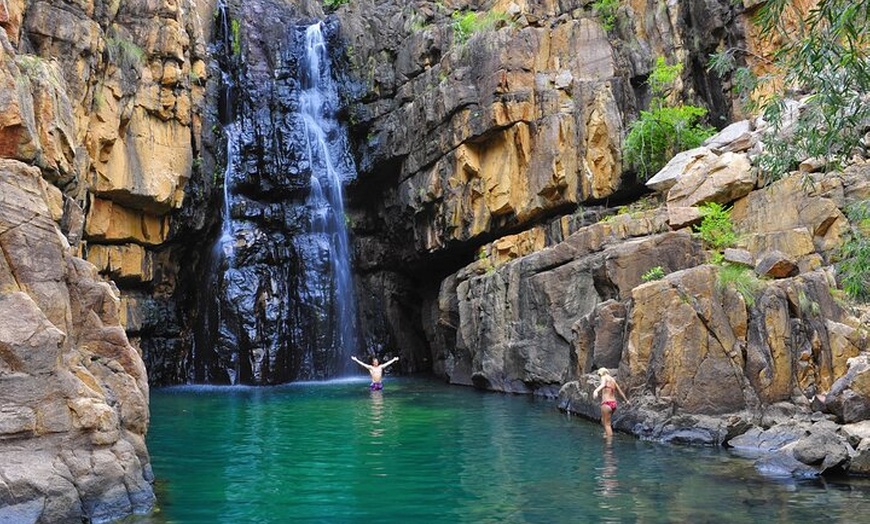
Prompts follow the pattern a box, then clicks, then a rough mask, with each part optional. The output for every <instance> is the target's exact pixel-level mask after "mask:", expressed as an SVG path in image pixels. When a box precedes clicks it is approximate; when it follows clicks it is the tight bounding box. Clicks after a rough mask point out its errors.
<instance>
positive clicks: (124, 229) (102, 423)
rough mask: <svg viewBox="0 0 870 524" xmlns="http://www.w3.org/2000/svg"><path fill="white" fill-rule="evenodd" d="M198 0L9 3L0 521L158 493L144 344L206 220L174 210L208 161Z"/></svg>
mask: <svg viewBox="0 0 870 524" xmlns="http://www.w3.org/2000/svg"><path fill="white" fill-rule="evenodd" d="M197 9H202V10H204V11H205V12H206V13H208V12H209V11H210V8H209V7H208V6H207V5H205V4H203V5H196V4H194V3H193V2H187V1H180V2H176V1H164V2H150V1H141V2H139V1H132V2H124V3H123V5H122V3H121V2H102V1H97V2H93V1H83V2H79V1H69V2H47V1H29V0H3V1H2V2H0V28H2V31H0V86H2V87H0V251H2V256H0V315H2V321H0V399H2V409H0V519H2V520H4V521H8V522H70V521H82V520H86V521H103V520H108V519H113V518H118V517H120V516H124V515H127V514H129V513H132V512H138V513H141V512H147V511H150V509H151V508H152V507H153V504H154V493H153V488H152V482H153V480H154V479H153V475H152V473H151V466H150V459H149V456H148V450H147V449H146V445H145V435H146V433H147V429H148V423H149V412H148V390H149V383H148V377H147V373H146V368H145V366H144V364H143V361H142V356H141V348H142V347H143V346H144V347H146V348H148V347H151V346H152V345H154V344H156V345H158V346H159V345H160V344H161V336H162V335H163V333H161V331H160V330H159V328H158V326H161V325H163V326H165V328H166V329H168V330H169V333H170V334H172V333H173V329H174V330H175V333H177V332H178V331H179V329H177V328H173V324H172V323H166V322H162V319H161V318H159V315H157V317H156V318H149V316H151V317H154V315H155V313H159V312H160V311H161V310H172V306H171V304H167V298H168V297H171V296H172V294H173V293H174V284H175V282H176V278H177V273H178V271H177V260H179V255H178V252H177V251H176V248H177V247H178V238H179V237H180V235H179V232H180V231H184V230H189V229H196V228H197V227H198V226H197V224H196V223H195V220H191V221H190V222H188V223H183V222H180V221H172V220H171V218H170V217H171V215H173V213H178V212H179V210H180V208H181V207H182V204H183V201H184V196H185V195H184V192H185V190H186V189H188V187H187V186H188V184H187V181H188V179H189V178H190V177H191V176H197V174H198V173H199V171H198V161H197V160H196V159H197V158H198V157H199V155H200V153H201V141H200V137H201V135H202V118H201V107H202V103H203V100H204V94H205V88H204V82H205V74H206V71H205V67H206V62H205V58H206V46H205V44H206V36H205V34H204V31H203V27H202V26H201V24H200V21H201V18H200V16H199V12H198V11H197ZM190 216H191V217H192V218H194V219H195V218H199V219H201V220H204V217H205V213H204V212H203V211H199V212H197V213H191V214H190ZM199 227H201V226H199ZM116 283H117V285H116ZM119 287H120V289H122V290H123V292H119ZM174 325H175V326H178V323H175V324H174ZM140 343H141V344H140Z"/></svg>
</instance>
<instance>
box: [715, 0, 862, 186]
mask: <svg viewBox="0 0 870 524" xmlns="http://www.w3.org/2000/svg"><path fill="white" fill-rule="evenodd" d="M868 15H870V0H819V1H818V2H817V3H816V4H815V6H814V7H812V8H810V9H809V11H808V12H806V13H803V12H801V11H800V10H799V8H798V7H796V5H795V2H792V1H790V0H768V1H767V3H765V4H764V5H763V6H762V7H761V8H760V9H759V10H758V12H757V14H756V16H755V18H754V23H755V24H756V26H757V28H758V34H759V35H761V36H762V39H763V40H766V41H767V43H769V44H771V45H774V44H775V45H776V50H775V51H774V52H773V54H772V56H770V57H760V58H761V59H762V60H765V61H768V63H769V64H770V65H771V66H772V67H771V72H770V73H769V74H765V75H762V76H755V75H754V74H752V72H751V71H750V68H749V67H747V66H745V65H741V66H738V62H739V61H740V62H745V59H746V58H748V55H749V53H747V51H746V50H743V49H736V48H732V49H728V50H725V51H723V52H722V53H718V54H715V55H713V56H712V57H711V59H710V62H709V67H710V69H712V70H713V71H715V72H717V73H718V74H720V75H722V76H725V75H728V74H731V75H732V80H733V82H734V85H735V88H736V89H737V90H738V92H739V93H740V95H741V96H742V97H743V99H744V100H745V101H746V102H747V107H746V108H747V110H748V111H750V112H753V113H760V114H761V115H763V117H764V118H765V120H767V121H768V122H769V123H770V128H769V130H768V132H767V135H766V136H765V138H764V143H765V147H766V149H765V151H764V153H763V154H762V155H761V156H760V157H759V159H758V166H759V168H760V169H761V170H763V171H764V172H765V173H766V174H767V175H768V176H769V177H770V178H771V179H776V178H780V177H781V176H783V175H785V174H787V173H788V172H790V171H792V170H794V169H795V168H796V167H797V164H798V163H799V162H800V161H801V160H803V159H806V158H817V159H821V160H823V161H824V162H825V163H827V164H828V165H829V166H830V167H836V166H841V165H842V163H843V161H844V160H846V159H847V158H848V157H849V156H850V155H851V153H852V151H853V149H854V148H855V147H856V146H857V145H859V141H860V140H861V138H862V136H863V135H864V132H865V130H866V128H867V126H868V123H870V95H868V93H870V59H868V51H870V36H868V35H870V32H868V31H867V29H866V28H867V22H868V18H870V16H868ZM777 86H779V88H777ZM800 96H803V100H802V102H803V104H804V105H803V107H802V108H801V109H800V111H799V113H798V115H797V116H796V117H795V115H794V113H793V111H792V108H793V106H789V104H788V103H787V100H788V99H789V98H797V97H800Z"/></svg>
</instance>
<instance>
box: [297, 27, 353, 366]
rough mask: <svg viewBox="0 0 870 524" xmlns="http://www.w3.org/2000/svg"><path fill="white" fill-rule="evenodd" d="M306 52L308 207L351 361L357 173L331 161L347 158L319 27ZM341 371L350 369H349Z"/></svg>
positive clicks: (342, 344)
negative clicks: (350, 192) (352, 211)
mask: <svg viewBox="0 0 870 524" xmlns="http://www.w3.org/2000/svg"><path fill="white" fill-rule="evenodd" d="M305 49H306V53H305V60H304V61H303V64H302V78H301V83H302V92H301V94H300V97H299V98H300V100H299V102H300V103H299V108H300V114H301V115H302V118H303V119H304V121H305V135H306V140H307V147H306V152H307V157H308V161H309V163H310V165H311V193H310V194H309V197H308V199H307V202H306V205H307V206H308V208H309V209H310V210H311V217H312V218H311V232H312V233H313V234H314V235H316V236H319V237H320V239H321V242H322V243H323V252H325V253H327V256H328V261H329V271H330V273H331V274H332V280H333V286H334V289H333V290H332V296H333V297H334V298H333V300H334V306H333V310H334V313H335V315H336V322H335V323H334V325H335V327H336V331H337V332H336V336H335V338H334V343H335V344H336V346H337V347H338V348H341V349H343V351H340V353H342V354H343V355H344V356H347V357H348V358H349V357H350V355H352V354H354V352H355V350H356V348H357V335H356V298H355V296H354V289H353V278H352V274H351V254H350V247H349V245H350V242H349V239H348V232H347V222H346V219H345V214H344V196H343V190H342V184H343V183H344V182H345V181H347V180H349V179H351V178H353V176H354V169H353V165H351V164H350V163H349V162H344V163H340V162H336V161H335V160H334V159H333V155H334V154H335V152H336V151H335V150H336V148H337V149H338V151H337V153H338V154H339V155H340V157H341V158H343V159H344V158H348V155H347V144H346V142H345V140H344V132H343V129H342V128H341V126H340V124H339V122H338V121H337V120H336V118H335V108H336V107H337V105H338V104H337V102H338V89H337V87H336V85H335V82H334V80H333V79H332V72H331V71H330V66H329V55H328V54H327V49H326V42H325V41H324V39H323V32H322V26H321V24H320V23H319V22H318V23H316V24H313V25H311V26H308V28H306V30H305ZM346 361H347V359H345V362H346ZM341 369H342V370H346V366H341Z"/></svg>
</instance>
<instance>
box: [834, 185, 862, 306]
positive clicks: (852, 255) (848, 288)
mask: <svg viewBox="0 0 870 524" xmlns="http://www.w3.org/2000/svg"><path fill="white" fill-rule="evenodd" d="M846 216H848V217H849V220H850V221H851V222H852V230H851V232H850V237H849V239H848V240H846V242H845V243H844V244H843V246H842V247H841V248H840V250H839V252H838V253H837V256H838V258H839V262H838V263H837V269H838V270H839V271H838V277H839V280H840V285H841V286H842V287H843V291H845V292H846V294H847V295H849V296H850V297H852V298H853V299H855V300H858V301H861V302H870V201H866V200H865V201H861V202H856V203H855V204H852V205H850V206H849V207H847V208H846Z"/></svg>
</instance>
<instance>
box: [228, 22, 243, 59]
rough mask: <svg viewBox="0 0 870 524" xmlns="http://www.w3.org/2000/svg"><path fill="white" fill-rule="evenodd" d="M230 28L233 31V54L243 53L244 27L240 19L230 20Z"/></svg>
mask: <svg viewBox="0 0 870 524" xmlns="http://www.w3.org/2000/svg"><path fill="white" fill-rule="evenodd" d="M230 29H231V30H232V32H233V56H239V55H241V54H242V29H241V25H240V24H239V21H238V20H235V19H234V20H231V21H230Z"/></svg>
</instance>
